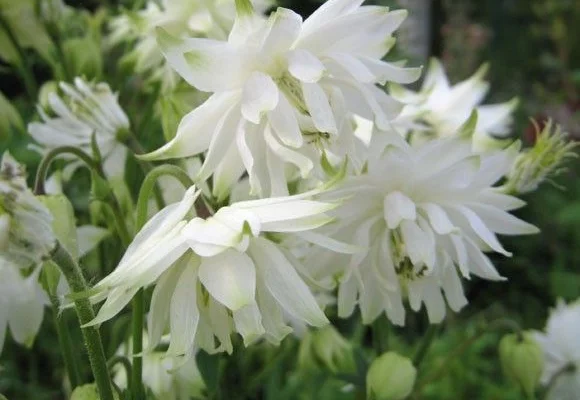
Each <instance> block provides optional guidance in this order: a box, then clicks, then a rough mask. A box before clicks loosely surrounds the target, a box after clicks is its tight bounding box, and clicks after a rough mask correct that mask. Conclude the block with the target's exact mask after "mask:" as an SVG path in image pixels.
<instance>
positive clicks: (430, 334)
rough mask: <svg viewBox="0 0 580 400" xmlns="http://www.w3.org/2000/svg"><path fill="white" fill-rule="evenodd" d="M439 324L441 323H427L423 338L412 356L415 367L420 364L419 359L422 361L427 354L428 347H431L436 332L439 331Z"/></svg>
mask: <svg viewBox="0 0 580 400" xmlns="http://www.w3.org/2000/svg"><path fill="white" fill-rule="evenodd" d="M441 326H442V324H439V325H433V324H432V325H429V328H428V329H427V332H426V333H425V336H423V340H422V341H421V343H420V344H419V348H418V349H417V351H416V352H415V355H414V356H413V365H414V366H415V367H416V368H417V367H419V364H421V361H423V359H424V358H425V356H426V355H427V352H428V351H429V348H430V347H431V344H432V343H433V340H434V339H435V338H436V337H437V333H439V330H440V329H441Z"/></svg>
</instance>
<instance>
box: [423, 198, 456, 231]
mask: <svg viewBox="0 0 580 400" xmlns="http://www.w3.org/2000/svg"><path fill="white" fill-rule="evenodd" d="M420 207H421V209H423V210H424V211H425V212H426V213H427V217H428V218H429V222H430V223H431V226H432V227H433V230H434V231H435V232H437V233H438V234H440V235H446V234H448V233H450V232H453V230H455V226H454V225H453V223H452V222H451V220H450V219H449V217H448V216H447V213H446V212H445V210H444V209H443V208H442V207H441V206H439V205H437V204H435V203H425V204H421V206H420Z"/></svg>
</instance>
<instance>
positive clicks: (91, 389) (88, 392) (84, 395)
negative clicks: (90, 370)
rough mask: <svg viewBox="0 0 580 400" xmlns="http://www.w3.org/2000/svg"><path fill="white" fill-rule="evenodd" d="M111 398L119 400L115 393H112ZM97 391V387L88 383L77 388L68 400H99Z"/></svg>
mask: <svg viewBox="0 0 580 400" xmlns="http://www.w3.org/2000/svg"><path fill="white" fill-rule="evenodd" d="M113 398H114V399H115V400H118V399H119V395H117V393H113ZM100 399H101V397H100V396H99V391H98V390H97V385H96V384H94V383H89V384H86V385H83V386H77V387H76V388H75V390H73V392H72V393H71V395H70V400H100Z"/></svg>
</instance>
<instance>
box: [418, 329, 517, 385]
mask: <svg viewBox="0 0 580 400" xmlns="http://www.w3.org/2000/svg"><path fill="white" fill-rule="evenodd" d="M496 329H497V330H499V329H507V330H510V331H512V332H514V333H516V334H517V335H519V336H521V335H522V330H521V328H520V326H519V325H518V324H517V323H516V322H515V321H513V320H511V319H507V318H501V319H497V320H495V321H492V322H490V323H489V324H487V325H486V326H485V327H483V328H482V329H480V330H479V332H477V333H476V334H475V335H473V336H472V337H471V338H469V339H467V340H465V341H464V342H463V343H461V344H460V345H459V346H458V347H457V348H455V350H454V351H452V352H451V354H449V355H448V356H447V358H446V359H445V360H443V362H442V363H441V366H440V367H439V369H437V370H436V371H435V372H433V373H431V374H430V375H427V377H426V378H425V379H423V380H422V381H420V382H419V383H418V384H417V388H416V389H415V391H414V393H415V394H416V395H417V394H418V393H420V392H421V389H423V388H424V387H425V386H427V385H428V384H429V383H431V382H434V381H436V380H438V379H439V378H440V377H441V376H443V375H444V374H445V373H446V372H449V371H450V368H449V365H450V364H451V363H452V362H453V361H454V360H455V359H456V358H457V357H459V356H460V355H461V354H463V353H464V352H465V351H466V350H467V349H468V348H469V347H470V346H471V345H472V344H473V343H475V342H477V341H478V340H479V339H480V338H481V337H482V336H484V335H485V334H487V333H489V332H493V331H494V330H496Z"/></svg>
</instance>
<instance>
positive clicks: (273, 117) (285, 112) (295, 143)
mask: <svg viewBox="0 0 580 400" xmlns="http://www.w3.org/2000/svg"><path fill="white" fill-rule="evenodd" d="M268 121H269V122H270V125H271V126H272V128H273V129H274V132H276V135H277V136H278V137H279V138H280V140H281V141H282V143H284V144H286V145H288V146H292V147H301V146H302V144H303V143H304V139H303V137H302V132H301V131H300V126H299V125H298V119H297V118H296V111H294V108H293V107H292V106H291V105H290V103H289V102H288V100H287V99H286V96H284V94H283V93H279V98H278V105H277V106H276V108H275V109H273V110H272V111H271V112H270V113H269V114H268Z"/></svg>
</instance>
